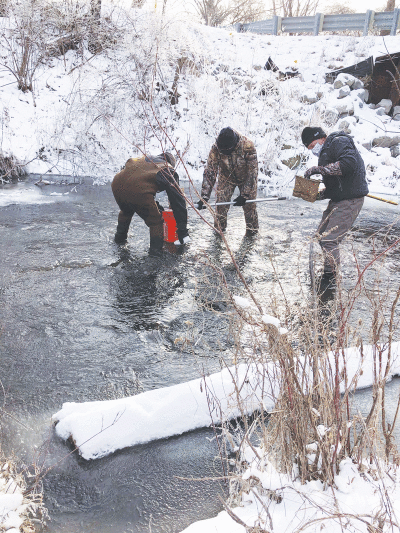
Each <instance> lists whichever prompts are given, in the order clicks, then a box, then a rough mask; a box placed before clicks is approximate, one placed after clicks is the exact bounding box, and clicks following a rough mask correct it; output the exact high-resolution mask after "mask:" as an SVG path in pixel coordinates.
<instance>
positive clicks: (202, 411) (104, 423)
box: [53, 343, 400, 459]
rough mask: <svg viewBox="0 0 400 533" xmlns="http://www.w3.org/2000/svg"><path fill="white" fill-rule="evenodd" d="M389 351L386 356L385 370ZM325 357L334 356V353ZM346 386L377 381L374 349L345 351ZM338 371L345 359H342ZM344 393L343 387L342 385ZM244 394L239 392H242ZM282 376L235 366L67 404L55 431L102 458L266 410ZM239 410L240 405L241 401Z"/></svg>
mask: <svg viewBox="0 0 400 533" xmlns="http://www.w3.org/2000/svg"><path fill="white" fill-rule="evenodd" d="M399 354H400V343H393V344H392V355H391V359H392V362H391V370H390V374H389V379H390V378H392V377H393V376H394V375H398V374H400V357H399ZM387 355H388V353H387V350H385V351H384V352H383V353H382V364H383V368H385V364H386V360H387ZM327 357H330V358H332V368H334V365H333V354H332V353H330V354H328V356H327ZM345 359H346V371H347V378H348V383H349V384H350V383H351V380H352V379H353V378H357V379H356V380H355V382H356V386H357V388H365V387H369V386H371V385H372V384H373V382H374V348H373V347H372V346H364V347H363V349H362V352H361V351H360V349H359V348H357V347H353V348H348V349H347V350H345ZM339 364H340V372H341V370H342V368H343V358H342V356H340V363H339ZM342 389H344V384H343V387H342ZM238 391H240V393H239V392H238ZM278 392H279V391H278V378H277V372H276V368H275V366H274V364H273V363H272V362H269V363H265V364H264V365H261V364H259V365H256V364H250V365H245V364H241V365H237V366H234V367H231V368H225V369H224V370H222V371H221V372H219V373H216V374H212V375H211V376H208V377H205V378H200V379H195V380H193V381H189V382H187V383H182V384H179V385H174V386H172V387H166V388H162V389H156V390H152V391H148V392H144V393H142V394H138V395H136V396H132V397H129V398H121V399H118V400H111V401H98V402H85V403H65V404H64V405H63V407H62V409H61V410H60V411H59V412H58V413H56V414H55V415H53V420H54V421H55V422H56V433H57V434H58V435H59V436H60V437H61V438H63V439H69V438H72V440H73V441H74V443H75V444H76V446H77V448H78V449H79V453H80V454H81V455H82V457H84V458H85V459H96V458H100V457H104V456H105V455H108V454H110V453H113V452H114V451H116V450H118V449H122V448H125V447H128V446H134V445H136V444H141V443H145V442H149V441H151V440H154V439H162V438H167V437H171V436H173V435H180V434H182V433H184V432H187V431H191V430H193V429H196V428H200V427H206V426H209V425H211V423H212V422H213V421H214V422H215V423H219V422H221V421H223V420H229V419H231V418H236V417H238V416H240V415H241V414H243V413H246V414H250V413H252V412H253V411H254V410H256V409H260V407H262V408H263V409H264V410H266V411H268V410H270V409H271V408H273V406H274V398H276V397H277V394H278ZM238 397H239V398H240V403H241V406H240V407H239V402H238V399H239V398H238Z"/></svg>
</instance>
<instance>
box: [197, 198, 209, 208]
mask: <svg viewBox="0 0 400 533" xmlns="http://www.w3.org/2000/svg"><path fill="white" fill-rule="evenodd" d="M205 201H208V200H205ZM195 207H196V208H197V209H198V210H199V211H201V210H202V209H207V208H206V206H205V205H204V202H203V200H199V201H198V202H197V205H196V204H195Z"/></svg>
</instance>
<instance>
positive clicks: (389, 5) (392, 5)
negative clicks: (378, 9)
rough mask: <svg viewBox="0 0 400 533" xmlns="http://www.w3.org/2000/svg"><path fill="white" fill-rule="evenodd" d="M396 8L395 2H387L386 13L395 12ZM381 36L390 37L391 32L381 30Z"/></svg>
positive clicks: (391, 0)
mask: <svg viewBox="0 0 400 533" xmlns="http://www.w3.org/2000/svg"><path fill="white" fill-rule="evenodd" d="M395 7H396V3H395V0H387V3H386V7H385V11H394V8H395ZM380 34H381V35H390V30H381V32H380Z"/></svg>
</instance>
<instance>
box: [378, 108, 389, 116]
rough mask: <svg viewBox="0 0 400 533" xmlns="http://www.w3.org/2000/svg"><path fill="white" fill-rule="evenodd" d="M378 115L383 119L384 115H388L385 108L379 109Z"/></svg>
mask: <svg viewBox="0 0 400 533" xmlns="http://www.w3.org/2000/svg"><path fill="white" fill-rule="evenodd" d="M376 114H377V115H378V116H380V117H381V116H382V115H386V114H387V113H386V110H385V108H384V107H378V109H377V110H376Z"/></svg>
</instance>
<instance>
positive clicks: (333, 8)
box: [324, 2, 356, 15]
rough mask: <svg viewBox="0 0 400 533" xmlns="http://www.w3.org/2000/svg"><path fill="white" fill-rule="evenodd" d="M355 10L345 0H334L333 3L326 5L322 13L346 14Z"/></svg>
mask: <svg viewBox="0 0 400 533" xmlns="http://www.w3.org/2000/svg"><path fill="white" fill-rule="evenodd" d="M355 12H356V11H355V10H354V9H353V8H352V7H350V5H349V4H348V3H347V2H343V3H341V2H336V3H334V4H330V5H328V6H327V7H326V8H325V9H324V13H325V14H326V15H348V14H351V13H355Z"/></svg>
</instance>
